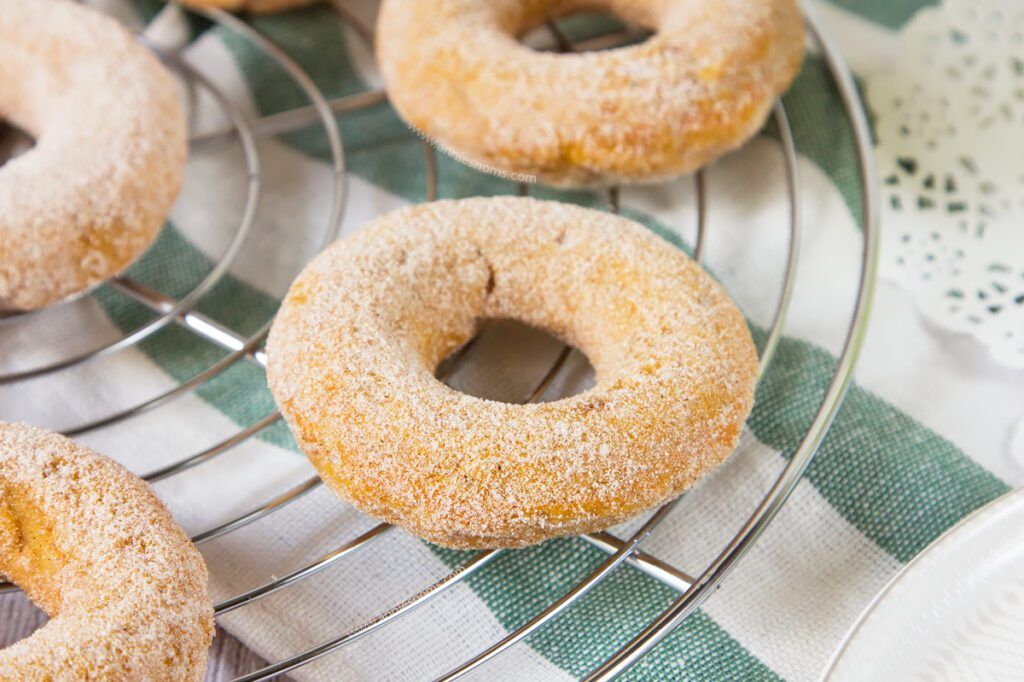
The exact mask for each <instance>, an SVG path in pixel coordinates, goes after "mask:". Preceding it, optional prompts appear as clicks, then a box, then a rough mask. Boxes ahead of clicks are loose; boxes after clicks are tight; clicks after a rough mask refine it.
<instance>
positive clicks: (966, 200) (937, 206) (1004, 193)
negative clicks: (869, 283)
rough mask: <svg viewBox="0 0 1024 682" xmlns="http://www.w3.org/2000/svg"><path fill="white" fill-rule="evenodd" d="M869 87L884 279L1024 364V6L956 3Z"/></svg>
mask: <svg viewBox="0 0 1024 682" xmlns="http://www.w3.org/2000/svg"><path fill="white" fill-rule="evenodd" d="M899 40H900V54H901V59H900V62H899V63H898V64H894V65H893V66H892V69H891V70H890V71H888V72H885V73H879V74H875V75H873V76H871V77H870V78H869V80H868V83H867V96H868V103H869V105H870V107H871V109H872V110H873V113H874V114H875V116H876V131H877V136H878V150H877V151H878V163H879V170H880V173H881V177H882V199H883V206H882V212H883V223H882V226H883V230H882V235H883V236H882V239H883V251H882V253H883V256H882V264H881V273H882V276H883V277H887V278H889V279H892V280H895V281H896V282H898V283H900V284H901V285H902V286H904V287H906V288H907V289H908V290H910V291H911V292H913V293H914V295H915V298H916V300H917V303H918V306H919V307H920V309H921V310H922V312H924V313H925V315H926V316H927V317H928V318H929V319H931V320H932V321H933V322H935V323H936V324H938V325H940V326H942V327H946V328H949V329H952V330H955V331H960V332H967V333H970V334H972V335H973V336H974V337H975V338H976V339H977V340H978V341H980V342H981V343H983V344H984V345H985V346H986V347H987V348H988V349H989V350H990V352H991V354H992V355H993V357H995V358H996V359H998V360H1000V361H1002V362H1004V363H1006V364H1009V365H1013V366H1017V367H1024V0H945V2H943V3H942V4H941V5H939V6H937V7H932V8H927V9H924V10H921V11H920V12H918V13H917V14H916V15H915V16H914V18H913V19H912V20H911V21H910V22H909V23H908V24H907V25H906V26H905V27H904V29H903V31H902V34H901V36H900V38H899Z"/></svg>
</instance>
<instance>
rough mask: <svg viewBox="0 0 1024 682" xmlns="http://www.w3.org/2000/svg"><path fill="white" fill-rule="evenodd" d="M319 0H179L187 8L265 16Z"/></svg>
mask: <svg viewBox="0 0 1024 682" xmlns="http://www.w3.org/2000/svg"><path fill="white" fill-rule="evenodd" d="M317 1H318V0H178V2H180V3H181V4H182V5H185V6H186V7H198V8H201V9H223V10H227V11H228V12H254V13H257V14H265V13H269V12H281V11H283V10H286V9H293V8H295V7H302V6H304V5H311V4H313V3H314V2H317Z"/></svg>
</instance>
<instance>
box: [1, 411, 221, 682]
mask: <svg viewBox="0 0 1024 682" xmlns="http://www.w3.org/2000/svg"><path fill="white" fill-rule="evenodd" d="M0 574H3V575H6V576H7V577H8V578H9V579H11V580H13V581H14V582H16V583H17V584H18V585H19V586H21V587H22V588H23V589H24V590H25V592H26V593H27V595H28V596H29V597H30V598H31V599H32V601H33V602H35V603H36V604H37V605H38V606H40V607H41V608H42V609H43V610H44V611H46V612H47V613H48V614H49V615H50V616H51V620H50V621H49V622H48V623H47V624H46V625H44V626H43V627H42V628H40V629H39V630H37V631H36V632H34V633H33V634H32V635H30V636H29V637H27V638H25V639H23V640H21V641H19V642H16V643H15V644H13V645H11V646H9V647H7V648H5V649H0V680H22V679H48V680H51V679H52V680H81V679H148V680H195V681H196V682H198V681H199V680H202V678H203V675H204V673H205V670H206V658H207V651H208V649H209V646H210V642H211V639H212V637H213V605H212V603H211V601H210V597H209V595H208V593H207V572H206V566H205V564H204V562H203V559H202V556H201V555H200V554H199V552H198V551H197V550H196V549H195V547H194V546H193V545H192V543H191V542H190V541H189V539H188V537H187V536H186V535H185V533H184V532H183V531H182V530H181V528H180V527H179V526H178V525H177V523H176V522H175V521H174V519H173V518H172V517H171V515H170V514H169V513H168V512H167V510H166V509H165V508H164V506H163V505H162V504H161V503H160V501H159V500H157V498H156V497H155V496H154V495H153V493H152V492H151V491H150V490H149V488H148V487H147V486H146V484H145V483H143V482H142V481H141V480H140V479H138V478H137V477H136V476H134V475H132V474H131V473H129V472H128V471H127V470H126V469H124V468H123V467H122V466H121V465H119V464H117V463H116V462H114V461H113V460H110V459H108V458H106V457H104V456H102V455H99V454H97V453H95V452H92V451H91V450H88V449H86V448H84V447H82V446H79V445H77V444H75V443H74V442H73V441H71V440H68V439H67V438H64V437H63V436H59V435H57V434H53V433H49V432H47V431H44V430H42V429H37V428H34V427H31V426H27V425H24V424H11V423H4V422H0Z"/></svg>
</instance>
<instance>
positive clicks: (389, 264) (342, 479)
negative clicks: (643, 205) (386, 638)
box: [267, 197, 758, 548]
mask: <svg viewBox="0 0 1024 682" xmlns="http://www.w3.org/2000/svg"><path fill="white" fill-rule="evenodd" d="M488 318H498V319H517V320H520V321H522V322H526V323H528V324H531V325H534V326H536V327H539V328H542V329H546V330H548V331H549V332H551V333H552V334H554V335H555V336H557V337H559V338H561V339H563V340H564V341H565V342H566V343H569V344H572V345H573V346H575V347H577V348H580V349H581V350H582V351H583V352H585V353H586V355H587V356H588V357H589V358H590V361H591V363H592V364H593V366H594V368H595V370H596V374H597V385H596V386H595V387H594V388H592V389H590V390H588V391H586V392H584V393H581V394H578V395H574V396H571V397H568V398H564V399H562V400H557V401H554V402H546V403H535V404H529V405H513V404H508V403H502V402H495V401H491V400H484V399H481V398H476V397H473V396H469V395H465V394H463V393H460V392H458V391H456V390H454V389H451V388H449V387H447V386H445V385H444V384H442V383H440V382H439V381H437V380H436V379H435V378H434V374H433V373H434V369H435V367H437V365H438V364H439V363H440V362H441V361H442V360H443V359H444V358H445V357H446V356H448V355H449V354H450V353H451V352H452V351H453V350H454V349H455V348H457V347H458V346H460V345H461V344H463V343H464V342H466V341H467V340H468V339H469V338H471V337H472V336H473V334H474V333H475V330H476V328H477V324H478V323H479V322H480V321H481V320H483V319H488ZM267 350H268V360H269V366H268V371H269V380H270V387H271V390H272V391H273V393H274V396H275V398H276V399H277V402H278V405H279V406H280V408H281V411H282V413H283V414H284V416H285V418H286V419H287V421H288V423H289V425H290V426H291V429H292V431H293V432H294V434H295V436H296V438H297V440H298V442H299V444H300V445H301V447H302V449H303V450H304V451H305V452H306V454H307V455H308V456H309V458H310V459H311V460H312V462H313V464H314V465H315V466H316V468H317V469H318V471H319V472H320V475H321V476H322V477H323V478H324V480H325V481H326V482H327V483H328V484H329V485H330V486H331V487H332V488H333V489H334V490H335V491H336V492H338V493H339V494H340V495H341V496H342V497H343V498H345V499H346V500H348V501H350V502H351V503H352V504H354V505H355V506H357V507H358V508H360V509H361V510H363V511H365V512H366V513H368V514H370V515H372V516H375V517H378V518H381V519H384V520H386V521H388V522H390V523H393V524H397V525H399V526H403V527H405V528H407V529H408V530H410V531H411V532H413V533H415V534H416V535H419V536H421V537H424V538H426V539H428V540H431V541H433V542H436V543H438V544H441V545H446V546H449V547H459V548H473V547H505V546H509V547H511V546H519V545H527V544H531V543H535V542H539V541H541V540H543V539H545V538H549V537H552V536H557V535H568V534H574V533H581V532H586V531H592V530H595V529H598V528H604V527H607V526H610V525H613V524H615V523H617V522H620V521H622V520H624V519H626V518H628V517H630V516H632V515H634V514H636V513H637V512H639V511H641V510H644V509H648V508H650V507H654V506H656V505H659V504H661V503H663V502H665V501H666V500H669V499H671V498H673V497H675V496H677V495H678V494H679V493H681V492H682V491H684V490H686V489H687V488H690V487H691V486H693V485H694V484H695V483H696V482H697V480H698V479H699V478H700V477H701V475H703V474H704V473H706V472H707V471H709V470H711V469H712V468H714V467H715V466H716V465H718V464H719V463H720V462H721V461H722V460H723V459H724V458H725V457H726V456H727V455H728V454H729V453H730V452H731V451H732V449H733V448H734V446H735V444H736V440H737V437H738V436H739V432H740V427H741V426H742V424H743V421H744V419H745V418H746V416H747V414H748V413H749V411H750V408H751V405H752V402H753V396H754V384H755V379H756V375H757V366H758V361H757V355H756V352H755V349H754V344H753V342H752V341H751V338H750V333H749V331H748V330H747V327H746V324H745V322H744V320H743V316H742V315H741V314H740V312H739V310H737V309H736V306H735V305H734V304H733V303H732V302H731V301H730V299H729V297H728V296H727V295H726V294H725V292H724V291H723V290H722V288H721V287H720V286H719V285H718V284H716V283H715V281H714V280H713V279H712V278H711V277H710V276H709V275H708V274H707V273H705V272H704V271H703V270H701V268H700V266H698V265H697V264H696V263H694V262H693V261H692V260H691V259H690V258H688V257H687V256H686V255H685V254H684V253H683V252H682V251H680V250H678V249H676V248H674V247H672V246H671V245H669V244H668V243H667V242H665V241H664V240H662V239H660V238H659V237H657V236H655V235H654V234H653V233H651V232H649V231H648V230H646V229H645V228H643V227H642V226H640V225H638V224H636V223H634V222H632V221H630V220H627V219H625V218H621V217H618V216H614V215H611V214H608V213H603V212H600V211H595V210H590V209H584V208H580V207H577V206H572V205H568V204H560V203H556V202H548V201H538V200H535V199H529V198H517V197H502V198H477V199H464V200H460V201H439V202H435V203H430V204H423V205H419V206H415V207H412V208H406V209H402V210H399V211H396V212H393V213H390V214H387V215H385V216H383V217H381V218H378V219H377V220H375V221H373V222H372V223H370V224H369V225H367V226H366V227H364V228H363V229H362V230H360V231H358V232H356V233H355V234H353V235H351V236H349V237H347V238H345V239H343V240H341V241H339V242H337V243H335V244H334V245H332V246H331V247H329V248H328V249H327V250H326V251H324V252H323V253H322V254H320V255H319V256H317V257H316V258H315V259H314V260H313V261H312V262H311V263H310V264H309V266H307V268H306V269H305V270H304V271H303V272H302V274H300V275H299V277H298V279H296V280H295V282H294V283H293V284H292V286H291V289H290V290H289V292H288V295H287V296H286V298H285V300H284V303H283V305H282V306H281V309H280V311H279V313H278V315H277V318H276V320H275V321H274V325H273V327H272V330H271V333H270V339H269V342H268V349H267Z"/></svg>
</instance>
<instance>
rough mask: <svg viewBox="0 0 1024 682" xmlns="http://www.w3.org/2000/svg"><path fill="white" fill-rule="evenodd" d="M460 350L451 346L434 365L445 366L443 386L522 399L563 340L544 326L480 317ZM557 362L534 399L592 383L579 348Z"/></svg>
mask: <svg viewBox="0 0 1024 682" xmlns="http://www.w3.org/2000/svg"><path fill="white" fill-rule="evenodd" d="M480 330H481V331H480V333H479V336H478V338H477V340H476V341H474V342H473V343H472V345H470V346H468V347H466V350H465V352H462V350H461V349H457V350H455V351H454V352H452V353H451V354H450V355H449V356H448V357H447V358H445V359H444V360H443V361H442V362H441V364H440V365H439V366H438V374H439V375H441V374H445V373H447V372H448V371H450V372H451V374H450V376H449V377H448V378H447V383H448V385H449V386H451V387H452V388H454V389H455V390H457V391H460V392H462V393H465V394H467V395H471V396H474V397H476V398H483V399H485V400H495V401H498V402H504V403H522V402H525V401H526V400H529V399H530V398H531V397H534V396H533V394H534V392H535V391H536V390H537V388H538V387H539V386H540V385H541V384H542V383H543V382H544V381H545V379H546V377H547V375H548V373H549V371H550V370H551V368H552V367H553V366H554V364H555V363H556V362H557V361H558V358H559V356H560V355H561V353H562V350H563V349H564V348H565V342H564V341H562V340H560V339H558V338H557V337H555V336H554V335H552V334H550V333H548V332H547V331H545V330H543V329H540V328H538V327H534V326H532V325H528V324H525V323H523V322H520V321H518V320H507V319H502V320H485V321H482V323H481V325H480ZM573 351H574V352H573V353H572V354H571V355H570V356H569V357H568V358H567V360H566V362H565V364H564V365H563V366H562V367H561V368H560V371H559V372H558V374H557V376H556V377H555V378H554V379H553V380H552V381H551V382H550V383H549V385H548V386H547V387H546V389H545V390H544V391H542V392H541V393H540V395H538V396H536V397H534V401H535V402H553V401H555V400H561V399H563V398H568V397H570V396H574V395H577V394H579V393H582V392H584V391H586V390H587V389H589V388H591V387H593V386H594V368H593V367H592V366H591V364H590V360H589V358H587V356H586V354H585V353H584V352H583V351H582V350H580V349H579V348H573Z"/></svg>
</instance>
